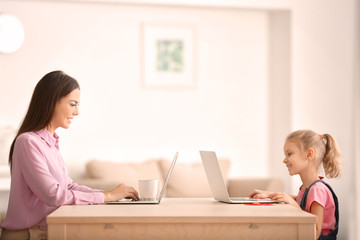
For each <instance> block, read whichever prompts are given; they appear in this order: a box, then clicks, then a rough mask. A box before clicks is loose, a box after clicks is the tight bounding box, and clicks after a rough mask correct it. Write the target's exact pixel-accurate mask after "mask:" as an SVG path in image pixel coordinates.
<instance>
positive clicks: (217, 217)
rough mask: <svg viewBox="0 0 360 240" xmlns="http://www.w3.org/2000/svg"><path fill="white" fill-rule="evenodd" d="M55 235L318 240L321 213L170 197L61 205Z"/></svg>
mask: <svg viewBox="0 0 360 240" xmlns="http://www.w3.org/2000/svg"><path fill="white" fill-rule="evenodd" d="M47 223H48V237H49V240H53V239H68V240H69V239H71V240H73V239H74V240H76V239H87V240H89V239H96V240H100V239H106V240H108V239H251V240H256V239H262V240H263V239H276V240H281V239H286V240H289V239H291V240H293V239H301V240H302V239H306V240H309V239H315V223H316V217H315V216H314V215H312V214H310V213H307V212H304V211H302V210H300V209H298V208H295V207H293V206H291V205H287V204H273V205H264V206H257V205H242V204H226V203H220V202H217V201H214V200H213V199H210V198H165V199H163V200H162V202H161V203H160V204H157V205H141V204H138V205H72V206H62V207H60V208H59V209H58V210H56V211H55V212H53V213H52V214H50V215H49V216H48V217H47Z"/></svg>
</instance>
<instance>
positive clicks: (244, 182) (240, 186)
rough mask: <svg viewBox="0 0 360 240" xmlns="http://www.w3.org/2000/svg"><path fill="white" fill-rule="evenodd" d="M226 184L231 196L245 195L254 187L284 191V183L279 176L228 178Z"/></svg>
mask: <svg viewBox="0 0 360 240" xmlns="http://www.w3.org/2000/svg"><path fill="white" fill-rule="evenodd" d="M227 186H228V191H229V195H230V196H231V197H247V196H248V195H249V193H250V192H252V191H253V190H254V189H261V190H265V191H271V192H282V191H284V184H283V182H282V180H281V179H279V178H230V179H229V180H228V183H227Z"/></svg>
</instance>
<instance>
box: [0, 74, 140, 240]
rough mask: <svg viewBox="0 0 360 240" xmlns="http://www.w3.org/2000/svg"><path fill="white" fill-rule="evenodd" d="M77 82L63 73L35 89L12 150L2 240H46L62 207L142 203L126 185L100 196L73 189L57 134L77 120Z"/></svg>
mask: <svg viewBox="0 0 360 240" xmlns="http://www.w3.org/2000/svg"><path fill="white" fill-rule="evenodd" d="M79 103H80V87H79V84H78V82H77V81H76V80H75V79H73V78H72V77H70V76H68V75H66V74H65V73H63V72H61V71H54V72H50V73H48V74H46V75H45V76H44V77H43V78H42V79H41V80H40V81H39V82H38V84H37V85H36V87H35V90H34V93H33V95H32V98H31V102H30V105H29V109H28V111H27V113H26V115H25V118H24V120H23V122H22V124H21V126H20V128H19V131H18V133H17V135H16V137H15V139H14V141H13V143H12V145H11V148H10V154H9V164H10V169H11V189H10V199H9V206H8V211H7V214H6V219H5V220H4V221H3V223H2V224H1V227H2V234H1V239H46V238H47V224H46V216H47V215H49V214H50V213H51V212H53V211H54V210H56V209H57V208H59V207H60V206H62V205H69V204H97V203H104V202H106V201H116V200H119V199H121V198H133V199H139V196H138V193H137V192H136V190H135V189H134V188H132V187H130V186H126V185H124V184H120V185H118V186H117V187H116V188H115V189H113V190H112V191H101V190H96V189H91V188H88V187H85V186H79V185H77V184H76V183H74V182H73V181H72V180H71V179H70V177H69V176H68V174H67V170H66V166H65V163H64V161H63V159H62V157H61V154H60V151H59V136H58V135H57V134H56V129H57V128H59V127H62V128H66V129H67V128H69V127H70V124H71V121H72V119H73V118H74V117H75V116H77V115H79Z"/></svg>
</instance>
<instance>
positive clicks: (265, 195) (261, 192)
mask: <svg viewBox="0 0 360 240" xmlns="http://www.w3.org/2000/svg"><path fill="white" fill-rule="evenodd" d="M272 193H273V192H268V191H264V190H258V189H254V191H252V192H251V193H250V194H249V198H268V197H269V195H270V194H272Z"/></svg>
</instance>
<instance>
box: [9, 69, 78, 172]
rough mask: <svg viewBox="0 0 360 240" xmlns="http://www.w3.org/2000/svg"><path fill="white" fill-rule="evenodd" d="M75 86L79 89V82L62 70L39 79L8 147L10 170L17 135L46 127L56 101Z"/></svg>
mask: <svg viewBox="0 0 360 240" xmlns="http://www.w3.org/2000/svg"><path fill="white" fill-rule="evenodd" d="M77 88H78V89H80V86H79V83H78V82H77V81H76V80H75V79H74V78H72V77H70V76H69V75H67V74H65V73H64V72H62V71H53V72H50V73H48V74H46V75H45V76H44V77H43V78H42V79H40V81H39V82H38V83H37V85H36V87H35V89H34V93H33V95H32V97H31V101H30V105H29V108H28V111H27V113H26V115H25V118H24V120H23V122H22V123H21V125H20V128H19V131H18V132H17V134H16V137H15V139H14V141H13V142H12V144H11V147H10V153H9V165H10V170H11V169H12V156H13V152H14V146H15V141H16V139H17V137H18V136H19V135H20V134H22V133H25V132H32V131H39V130H41V129H44V128H46V127H48V126H49V124H50V121H51V119H52V117H53V115H54V111H55V106H56V103H57V102H58V101H59V100H60V99H61V98H62V97H64V96H66V95H68V94H69V93H71V92H72V91H73V90H75V89H77Z"/></svg>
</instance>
